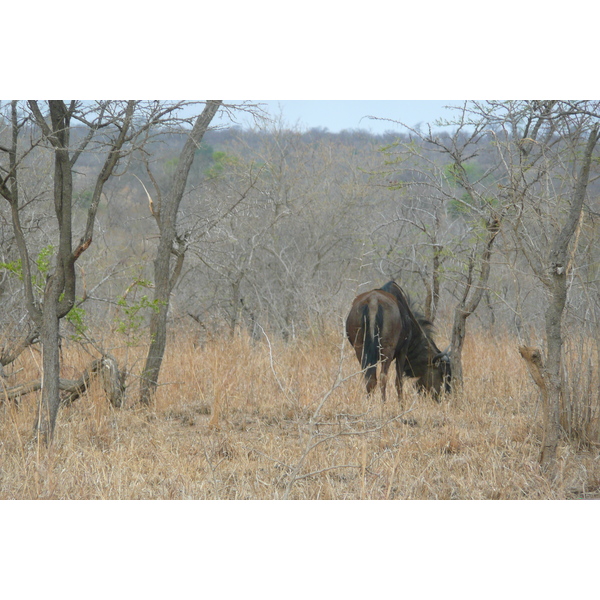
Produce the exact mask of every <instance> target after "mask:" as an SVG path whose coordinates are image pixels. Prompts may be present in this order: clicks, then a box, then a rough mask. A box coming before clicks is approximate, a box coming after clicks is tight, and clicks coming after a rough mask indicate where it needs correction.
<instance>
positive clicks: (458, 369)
mask: <svg viewBox="0 0 600 600" xmlns="http://www.w3.org/2000/svg"><path fill="white" fill-rule="evenodd" d="M487 230H488V239H487V242H486V245H485V249H484V251H483V254H482V257H481V272H480V274H479V279H478V281H477V285H476V286H475V288H474V291H473V293H472V294H470V293H471V290H472V289H473V281H472V277H473V261H471V263H470V265H469V275H468V278H467V285H466V288H465V293H464V295H463V298H462V300H461V302H460V304H458V305H457V307H456V308H455V310H454V324H453V326H452V352H451V357H452V381H453V383H454V382H456V385H457V387H458V388H460V387H462V383H463V368H462V349H463V344H464V340H465V335H466V333H467V319H468V318H469V317H470V316H471V315H472V314H473V313H474V312H475V310H476V309H477V307H478V306H479V303H480V302H481V298H482V297H483V293H484V291H485V290H486V289H487V283H488V280H489V277H490V258H491V255H492V246H493V244H494V240H495V239H496V236H497V235H498V231H500V220H499V219H497V218H492V219H491V220H490V221H489V222H488V224H487ZM469 294H470V298H469Z"/></svg>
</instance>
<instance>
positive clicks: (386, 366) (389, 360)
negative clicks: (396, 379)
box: [379, 356, 394, 402]
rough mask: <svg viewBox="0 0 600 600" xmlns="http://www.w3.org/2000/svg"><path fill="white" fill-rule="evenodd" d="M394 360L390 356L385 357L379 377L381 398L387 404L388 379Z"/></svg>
mask: <svg viewBox="0 0 600 600" xmlns="http://www.w3.org/2000/svg"><path fill="white" fill-rule="evenodd" d="M393 360H394V359H393V358H390V357H389V356H385V357H383V361H382V363H381V373H380V375H379V385H380V386H381V398H382V400H383V402H385V391H386V388H387V378H388V370H389V368H390V365H391V364H392V361H393Z"/></svg>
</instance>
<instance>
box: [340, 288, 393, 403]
mask: <svg viewBox="0 0 600 600" xmlns="http://www.w3.org/2000/svg"><path fill="white" fill-rule="evenodd" d="M403 325H404V323H403V319H402V315H401V314H400V309H399V308H398V302H397V301H396V298H395V297H394V296H393V295H392V294H389V293H388V292H384V291H382V290H372V291H370V292H365V293H364V294H360V295H359V296H357V297H356V298H355V300H354V302H353V303H352V308H351V309H350V314H349V315H348V317H347V319H346V335H347V336H348V339H349V340H350V343H351V344H352V346H353V347H354V350H355V352H356V358H358V360H359V362H360V364H361V367H362V368H363V369H364V371H365V380H366V384H367V393H368V394H370V393H371V392H372V391H373V389H374V388H375V387H376V385H377V364H378V363H379V362H381V375H380V386H381V395H382V397H383V401H384V402H385V389H386V384H387V372H388V369H389V368H390V365H391V364H392V361H393V360H394V359H395V358H396V356H397V354H398V347H399V346H400V345H402V344H401V343H400V338H401V336H402V331H403V329H404V327H403Z"/></svg>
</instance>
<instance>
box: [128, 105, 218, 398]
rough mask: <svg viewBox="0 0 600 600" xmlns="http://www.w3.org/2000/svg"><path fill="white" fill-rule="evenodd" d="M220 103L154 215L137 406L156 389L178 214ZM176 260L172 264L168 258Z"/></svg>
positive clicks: (207, 113)
mask: <svg viewBox="0 0 600 600" xmlns="http://www.w3.org/2000/svg"><path fill="white" fill-rule="evenodd" d="M221 102H222V101H221V100H209V101H208V102H207V103H206V106H205V108H204V110H203V111H202V113H201V114H200V115H199V116H198V118H197V119H196V122H195V123H194V127H193V128H192V131H191V132H190V135H189V137H188V139H187V141H186V143H185V145H184V147H183V150H182V151H181V154H180V155H179V161H178V163H177V170H176V171H175V175H174V177H173V182H172V184H171V187H170V189H169V191H168V193H167V195H166V197H165V199H164V202H161V203H160V205H159V206H157V207H156V208H155V209H154V211H153V213H154V217H155V218H156V222H157V224H158V228H159V234H160V239H159V243H158V249H157V251H156V258H155V259H154V300H155V302H156V311H155V312H154V313H153V314H152V316H151V318H150V336H151V342H150V347H149V348H148V354H147V356H146V363H145V366H144V370H143V373H142V378H141V382H140V402H141V403H142V404H149V403H150V402H151V400H152V398H153V396H154V393H155V392H156V388H157V386H158V377H159V374H160V368H161V365H162V360H163V357H164V353H165V347H166V343H167V314H168V310H169V298H170V295H171V291H172V290H173V287H174V285H175V283H176V282H177V279H178V277H179V274H180V273H181V268H182V266H183V260H184V257H185V251H186V244H185V241H184V240H180V242H181V243H177V241H178V240H177V213H178V211H179V205H180V203H181V199H182V198H183V193H184V191H185V186H186V184H187V178H188V175H189V172H190V168H191V166H192V162H193V160H194V153H195V151H196V149H197V148H198V146H199V145H200V142H201V141H202V138H203V137H204V134H205V133H206V131H207V129H208V127H209V125H210V123H211V121H212V119H213V117H214V116H215V114H216V113H217V111H218V110H219V107H220V106H221ZM173 255H174V256H175V264H174V265H173V266H172V265H171V258H172V256H173Z"/></svg>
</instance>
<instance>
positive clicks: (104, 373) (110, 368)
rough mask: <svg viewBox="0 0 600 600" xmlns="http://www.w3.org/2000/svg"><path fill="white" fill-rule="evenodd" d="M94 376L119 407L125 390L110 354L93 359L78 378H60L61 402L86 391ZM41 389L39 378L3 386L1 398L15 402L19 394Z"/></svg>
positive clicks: (74, 397)
mask: <svg viewBox="0 0 600 600" xmlns="http://www.w3.org/2000/svg"><path fill="white" fill-rule="evenodd" d="M94 376H95V377H99V378H100V381H101V382H102V387H103V388H104V392H105V393H106V397H107V399H108V400H109V402H110V403H111V404H112V405H113V406H115V407H117V408H119V407H120V406H121V405H122V403H123V395H124V391H125V386H124V376H123V373H119V366H118V363H117V361H116V359H115V358H113V357H112V356H110V355H105V356H103V357H102V358H97V359H96V360H94V361H93V362H92V363H91V364H90V366H89V367H88V368H87V369H86V370H85V371H84V372H83V375H82V376H81V377H80V378H79V379H75V380H72V379H60V381H59V388H60V390H61V392H63V394H62V395H61V402H62V403H63V404H71V403H72V402H74V401H75V400H77V398H79V397H80V396H82V395H83V394H84V393H85V392H86V391H87V389H88V388H89V385H90V381H91V380H92V377H94ZM41 389H42V382H41V380H40V381H30V382H28V383H22V384H20V385H15V386H13V387H10V388H4V394H3V399H4V400H7V401H13V402H15V401H17V400H18V399H19V398H20V397H21V396H25V395H26V394H31V393H32V392H37V391H39V390H41Z"/></svg>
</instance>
